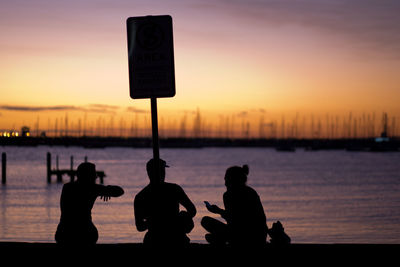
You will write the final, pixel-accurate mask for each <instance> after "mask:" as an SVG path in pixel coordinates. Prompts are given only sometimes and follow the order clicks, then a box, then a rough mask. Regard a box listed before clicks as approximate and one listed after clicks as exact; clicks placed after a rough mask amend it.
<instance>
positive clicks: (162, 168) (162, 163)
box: [146, 159, 169, 183]
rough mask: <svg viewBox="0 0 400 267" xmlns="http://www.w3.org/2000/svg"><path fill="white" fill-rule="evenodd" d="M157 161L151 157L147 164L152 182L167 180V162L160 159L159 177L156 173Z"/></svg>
mask: <svg viewBox="0 0 400 267" xmlns="http://www.w3.org/2000/svg"><path fill="white" fill-rule="evenodd" d="M156 163H157V161H156V160H155V159H150V160H149V161H148V162H147V164H146V170H147V175H148V176H149V179H150V182H151V183H160V182H161V183H162V182H164V180H165V168H166V167H167V168H168V167H169V166H168V165H167V163H166V162H165V161H164V160H162V159H158V170H159V171H158V177H157V174H156Z"/></svg>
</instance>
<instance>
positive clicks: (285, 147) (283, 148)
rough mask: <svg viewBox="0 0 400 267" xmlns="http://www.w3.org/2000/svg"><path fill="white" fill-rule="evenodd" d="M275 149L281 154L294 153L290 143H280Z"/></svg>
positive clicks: (293, 147) (294, 148) (294, 149)
mask: <svg viewBox="0 0 400 267" xmlns="http://www.w3.org/2000/svg"><path fill="white" fill-rule="evenodd" d="M275 149H276V151H282V152H296V147H295V146H294V145H293V144H292V142H281V143H280V144H278V145H277V147H276V148H275Z"/></svg>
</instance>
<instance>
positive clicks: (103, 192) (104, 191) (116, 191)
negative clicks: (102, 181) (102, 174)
mask: <svg viewBox="0 0 400 267" xmlns="http://www.w3.org/2000/svg"><path fill="white" fill-rule="evenodd" d="M123 194H124V189H122V187H120V186H117V185H107V186H102V187H100V190H99V195H100V197H101V198H102V199H103V200H104V201H108V200H109V199H110V198H111V197H120V196H122V195H123Z"/></svg>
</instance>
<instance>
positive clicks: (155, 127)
mask: <svg viewBox="0 0 400 267" xmlns="http://www.w3.org/2000/svg"><path fill="white" fill-rule="evenodd" d="M151 130H152V136H153V158H154V159H155V160H156V162H158V159H160V144H159V140H158V119H157V98H155V97H152V98H151Z"/></svg>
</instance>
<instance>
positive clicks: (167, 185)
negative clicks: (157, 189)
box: [164, 183, 183, 190]
mask: <svg viewBox="0 0 400 267" xmlns="http://www.w3.org/2000/svg"><path fill="white" fill-rule="evenodd" d="M164 186H165V187H166V188H168V189H171V190H183V189H182V187H181V186H180V185H178V184H174V183H164Z"/></svg>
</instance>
